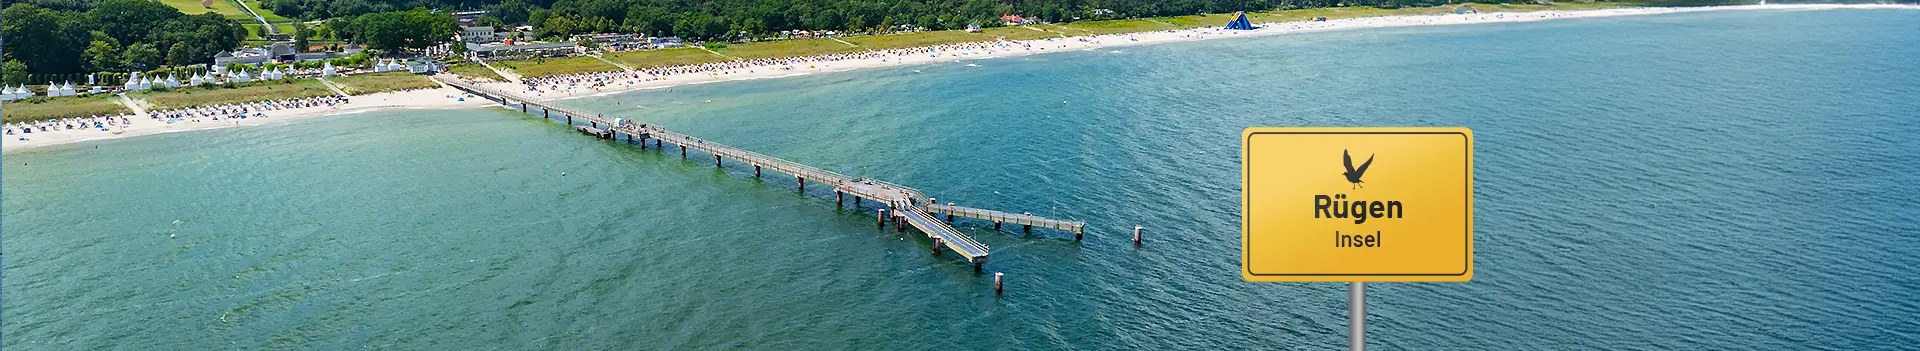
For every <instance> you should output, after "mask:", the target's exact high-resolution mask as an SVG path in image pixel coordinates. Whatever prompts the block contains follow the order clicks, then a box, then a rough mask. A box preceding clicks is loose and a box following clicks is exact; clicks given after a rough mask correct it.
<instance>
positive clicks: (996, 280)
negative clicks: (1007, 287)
mask: <svg viewBox="0 0 1920 351" xmlns="http://www.w3.org/2000/svg"><path fill="white" fill-rule="evenodd" d="M1006 276H1007V274H1006V273H1001V272H993V296H1000V291H1001V290H1000V287H1001V285H1000V280H1001V278H1005V277H1006Z"/></svg>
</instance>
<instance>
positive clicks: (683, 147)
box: [680, 145, 687, 158]
mask: <svg viewBox="0 0 1920 351" xmlns="http://www.w3.org/2000/svg"><path fill="white" fill-rule="evenodd" d="M680 158H687V146H686V145H680Z"/></svg>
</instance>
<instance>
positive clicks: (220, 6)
mask: <svg viewBox="0 0 1920 351" xmlns="http://www.w3.org/2000/svg"><path fill="white" fill-rule="evenodd" d="M160 3H162V4H167V6H172V7H173V8H176V9H180V13H184V14H189V15H197V14H202V13H207V12H213V13H217V14H220V15H221V16H225V17H227V18H245V19H247V20H252V19H253V16H248V15H247V14H246V13H245V12H242V11H240V9H238V8H234V7H233V3H230V2H227V0H213V2H212V4H213V6H211V8H208V7H203V6H200V1H199V0H160Z"/></svg>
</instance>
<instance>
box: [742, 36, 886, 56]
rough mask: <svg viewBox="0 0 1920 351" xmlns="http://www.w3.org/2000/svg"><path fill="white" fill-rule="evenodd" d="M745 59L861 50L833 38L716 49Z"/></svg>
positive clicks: (749, 44)
mask: <svg viewBox="0 0 1920 351" xmlns="http://www.w3.org/2000/svg"><path fill="white" fill-rule="evenodd" d="M714 51H717V52H720V53H721V54H724V55H727V56H733V57H738V58H743V59H756V58H774V57H794V56H813V55H825V54H838V53H847V52H854V51H860V48H857V47H853V46H852V45H847V44H843V43H841V42H839V41H835V40H833V39H794V40H779V41H762V42H753V43H746V44H733V45H728V46H727V47H724V48H720V49H719V50H714Z"/></svg>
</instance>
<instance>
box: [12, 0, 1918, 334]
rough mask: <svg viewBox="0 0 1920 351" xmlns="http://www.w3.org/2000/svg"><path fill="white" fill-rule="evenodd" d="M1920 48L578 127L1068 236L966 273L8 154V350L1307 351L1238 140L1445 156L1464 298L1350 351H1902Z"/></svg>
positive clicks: (204, 169)
mask: <svg viewBox="0 0 1920 351" xmlns="http://www.w3.org/2000/svg"><path fill="white" fill-rule="evenodd" d="M1916 30H1920V11H1905V10H1874V11H1861V10H1847V11H1765V12H1722V13H1697V14H1679V15H1660V16H1645V17H1623V18H1607V19H1583V20H1562V21H1548V22H1536V23H1517V24H1495V25H1471V26H1451V27H1430V28H1399V29H1378V30H1357V31H1346V32H1334V33H1320V34H1307V35H1289V36H1279V37H1263V38H1252V39H1229V40H1215V41H1206V42H1194V43H1180V44H1169V45H1158V46H1140V47H1124V48H1118V49H1108V50H1098V51H1082V52H1070V53H1059V54H1048V55H1038V56H1027V57H1019V58H1008V59H992V60H982V61H973V62H956V63H948V64H938V65H926V66H911V67H900V68H891V69H880V70H872V71H861V72H848V73H836V74H821V75H813V76H806V77H796V78H788V79H777V80H761V81H747V82H735V83H724V84H709V85H699V86H689V87H680V88H675V89H673V91H671V92H667V91H646V92H635V93H627V94H617V95H609V96H600V97H592V98H584V99H577V100H571V101H570V103H572V104H575V105H578V106H582V107H586V108H589V109H592V110H596V111H603V112H606V113H608V114H609V115H617V116H622V117H629V118H634V119H638V120H641V121H645V122H652V123H659V124H663V125H667V126H671V127H674V128H677V129H681V130H683V131H685V132H689V133H691V134H694V135H700V136H704V137H706V138H708V139H711V140H716V141H722V142H727V143H731V144H736V145H740V146H744V147H747V148H749V149H752V150H757V151H760V152H763V153H767V154H771V155H778V156H782V157H787V158H790V159H792V160H796V161H801V162H805V163H809V164H813V165H818V166H822V167H825V168H829V169H835V170H842V169H844V170H846V172H847V173H851V174H857V175H865V176H871V177H876V178H880V179H887V180H893V181H897V182H900V183H904V184H908V185H911V186H915V187H918V188H920V189H923V190H925V191H927V192H928V193H929V194H931V195H933V196H936V197H939V198H940V199H941V200H942V201H954V202H959V203H962V204H969V205H975V206H979V207H985V208H993V209H1004V210H1011V211H1027V212H1033V213H1035V214H1040V215H1046V216H1053V217H1061V218H1073V219H1081V220H1086V221H1087V222H1088V223H1089V228H1088V233H1087V238H1086V240H1085V241H1081V242H1075V241H1074V240H1073V239H1072V234H1071V233H1064V232H1057V231H1049V230H1038V229H1036V230H1034V231H1033V232H1032V233H1022V232H1020V231H1019V230H1018V229H1017V228H1014V227H1009V229H1010V230H1006V231H996V230H993V229H992V226H991V224H990V223H985V222H970V221H965V220H962V221H961V222H960V226H961V227H962V228H963V230H964V231H966V232H968V233H970V234H972V235H974V236H975V237H976V238H978V239H979V240H980V241H981V242H984V243H986V244H989V245H992V246H993V248H994V256H993V257H994V258H993V260H992V262H990V263H988V264H987V265H986V270H987V273H975V272H974V271H973V269H972V267H971V266H970V265H967V264H965V263H963V262H962V261H960V260H958V259H956V258H954V256H953V255H952V254H951V253H948V254H946V255H944V256H937V257H936V256H931V255H929V254H928V249H929V245H930V244H929V242H928V241H927V240H926V239H925V238H924V237H923V236H920V235H917V234H913V233H907V234H901V233H897V232H894V231H891V230H876V229H875V227H874V225H873V217H872V216H873V214H872V212H871V208H868V209H862V210H854V209H836V208H835V207H834V204H833V199H832V194H831V193H830V192H829V191H828V190H827V189H826V188H825V187H815V188H810V189H809V190H808V191H807V192H805V193H801V192H796V191H795V189H794V187H793V179H792V178H790V177H786V176H784V175H773V174H769V175H768V176H767V177H765V178H763V179H759V180H756V179H754V178H753V176H752V170H751V169H748V168H742V167H740V166H738V165H731V166H729V167H728V168H724V169H715V168H714V167H713V166H712V164H710V163H709V162H707V161H702V157H704V155H697V154H696V155H694V156H695V157H694V158H692V159H691V160H686V161H683V160H681V159H680V158H679V157H678V155H677V154H662V153H658V152H655V151H652V150H648V151H641V150H638V149H636V148H633V147H630V146H624V145H620V144H615V143H608V142H604V141H599V140H594V139H590V138H585V137H582V136H579V135H578V134H576V133H574V132H573V131H571V130H569V129H567V128H566V127H565V126H564V125H562V124H560V123H555V122H546V121H542V120H541V119H539V118H530V117H527V116H525V115H522V114H518V113H512V112H507V111H504V110H502V109H498V108H488V109H467V110H434V111H387V112H374V113H364V114H357V115H350V116H341V117H335V118H324V119H317V120H309V121H302V122H295V123H287V124H282V125H275V126H268V127H254V128H238V129H226V130H213V131H200V132H187V133H174V134H166V135H157V136H149V137H140V138H133V139H126V140H115V141H104V142H89V143H81V144H74V145H68V146H61V147H52V148H43V149H32V150H25V151H21V152H13V153H8V154H7V155H6V157H5V158H6V160H5V165H6V166H5V167H4V177H5V180H6V182H5V185H4V192H5V195H4V197H3V198H0V199H4V201H0V203H3V204H4V206H3V210H4V211H3V212H4V217H3V218H0V219H3V220H4V222H5V238H4V240H0V243H3V244H4V245H3V246H0V247H3V248H4V249H3V250H0V259H3V260H0V264H3V266H4V270H3V273H4V276H5V278H4V281H3V283H0V284H3V285H0V287H4V295H0V308H3V309H4V311H0V331H3V332H4V337H3V338H0V339H3V340H0V345H3V346H5V347H6V348H8V349H22V350H29V349H54V350H71V349H308V348H318V349H347V348H361V347H363V346H364V347H366V348H372V349H450V350H468V349H563V350H579V349H671V348H699V349H734V348H741V349H872V350H899V349H934V348H960V349H1202V350H1216V349H1329V348H1338V347H1343V346H1344V343H1345V340H1346V339H1345V335H1346V330H1345V326H1346V323H1345V318H1346V315H1345V314H1346V307H1345V302H1346V298H1345V289H1346V287H1345V285H1344V284H1254V283H1246V282H1243V281H1241V279H1240V277H1239V275H1238V273H1237V270H1238V269H1239V264H1240V262H1239V260H1240V256H1239V245H1240V240H1239V235H1240V234H1239V233H1240V224H1239V213H1240V211H1239V207H1238V206H1239V196H1240V188H1239V180H1238V179H1239V160H1238V145H1239V139H1238V138H1239V135H1240V130H1241V129H1242V128H1245V127H1248V126H1466V127H1471V128H1473V130H1474V134H1475V135H1476V136H1477V137H1478V141H1477V155H1476V156H1475V158H1476V159H1477V161H1478V162H1477V163H1476V164H1477V169H1476V171H1475V172H1474V173H1475V176H1476V177H1477V178H1478V179H1477V183H1476V187H1477V189H1478V194H1477V195H1476V196H1477V198H1476V200H1475V201H1474V203H1475V204H1477V205H1478V207H1477V208H1476V209H1475V210H1476V213H1477V217H1478V219H1477V221H1476V226H1475V227H1476V229H1477V230H1478V231H1477V233H1476V234H1475V242H1476V247H1477V256H1476V259H1475V263H1476V265H1477V266H1478V267H1477V274H1476V275H1475V279H1474V280H1473V281H1472V282H1470V283H1452V284H1440V283H1426V284H1414V283H1404V284H1392V283H1382V284H1373V285H1372V286H1371V290H1370V291H1369V300H1368V301H1369V302H1370V305H1369V306H1368V311H1369V312H1370V313H1371V314H1370V316H1369V320H1368V322H1369V323H1368V327H1369V328H1370V329H1369V335H1368V337H1369V339H1368V340H1369V342H1371V343H1372V345H1373V346H1375V347H1378V348H1384V349H1474V350H1534V349H1592V348H1627V349H1642V348H1707V349H1804V348H1839V349H1878V348H1889V349H1891V348H1905V347H1912V345H1916V344H1917V343H1920V317H1917V316H1920V298H1916V297H1915V296H1917V294H1920V275H1916V274H1915V270H1914V269H1915V268H1914V267H1920V255H1917V253H1920V200H1916V195H1920V119H1917V118H1920V116H1917V114H1920V68H1916V67H1915V65H1914V64H1915V62H1916V61H1915V58H1916V57H1920V35H1915V34H1916V33H1920V31H1916ZM1135 225H1141V226H1146V227H1147V228H1148V237H1147V244H1146V245H1145V246H1144V247H1141V248H1138V249H1136V248H1134V247H1133V246H1132V245H1131V244H1130V242H1129V240H1130V235H1131V233H1130V231H1131V228H1132V227H1133V226H1135ZM992 272H1005V273H1007V287H1006V289H1007V293H1006V295H1005V296H1001V297H995V296H994V295H993V292H992V289H991V285H992V278H991V274H992Z"/></svg>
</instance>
